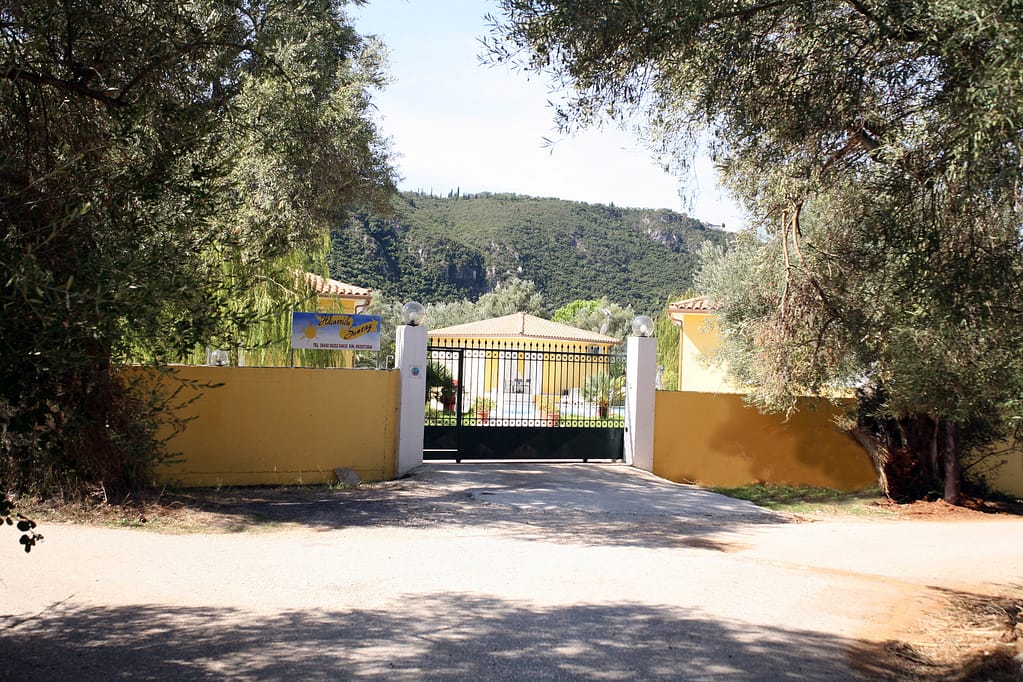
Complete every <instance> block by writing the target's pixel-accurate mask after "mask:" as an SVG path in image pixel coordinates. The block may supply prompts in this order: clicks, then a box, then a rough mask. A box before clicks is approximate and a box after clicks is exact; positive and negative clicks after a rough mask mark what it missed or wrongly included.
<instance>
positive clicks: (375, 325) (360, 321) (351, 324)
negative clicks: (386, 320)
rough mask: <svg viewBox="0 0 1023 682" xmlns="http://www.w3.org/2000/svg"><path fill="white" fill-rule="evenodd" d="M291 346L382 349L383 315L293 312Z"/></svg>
mask: <svg viewBox="0 0 1023 682" xmlns="http://www.w3.org/2000/svg"><path fill="white" fill-rule="evenodd" d="M291 347H292V348H309V349H315V350H380V318H379V317H378V316H376V315H345V314H344V313H292V314H291Z"/></svg>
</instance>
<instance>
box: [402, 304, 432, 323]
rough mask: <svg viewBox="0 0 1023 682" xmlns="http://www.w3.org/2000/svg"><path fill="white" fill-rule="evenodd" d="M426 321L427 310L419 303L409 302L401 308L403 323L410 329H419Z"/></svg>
mask: <svg viewBox="0 0 1023 682" xmlns="http://www.w3.org/2000/svg"><path fill="white" fill-rule="evenodd" d="M424 319H426V308H424V307H423V304H422V303H419V302H418V301H409V302H408V303H406V304H405V305H403V306H402V307H401V321H402V323H403V324H407V325H409V326H410V327H418V326H419V325H421V324H422V323H423V320H424Z"/></svg>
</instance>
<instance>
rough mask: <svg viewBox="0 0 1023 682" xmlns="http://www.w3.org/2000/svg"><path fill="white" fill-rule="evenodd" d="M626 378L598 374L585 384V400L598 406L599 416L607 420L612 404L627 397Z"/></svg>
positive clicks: (589, 378) (589, 377)
mask: <svg viewBox="0 0 1023 682" xmlns="http://www.w3.org/2000/svg"><path fill="white" fill-rule="evenodd" d="M624 389H625V377H624V376H619V377H613V376H611V375H610V374H608V373H607V372H597V373H596V374H592V375H590V376H588V377H587V378H586V381H585V382H584V383H583V390H582V393H583V398H585V399H586V400H588V401H589V402H591V403H593V404H594V405H596V406H597V416H598V417H600V418H601V419H606V418H607V415H608V412H609V407H610V405H611V403H612V402H614V403H616V404H617V403H618V402H619V401H620V400H621V399H622V398H623V397H624V395H625V390H624Z"/></svg>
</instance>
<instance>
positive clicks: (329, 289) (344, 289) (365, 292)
mask: <svg viewBox="0 0 1023 682" xmlns="http://www.w3.org/2000/svg"><path fill="white" fill-rule="evenodd" d="M305 281H306V282H307V283H308V284H309V286H311V287H312V288H313V291H315V292H316V293H317V294H319V295H320V296H340V297H349V298H350V297H358V298H366V297H370V296H372V295H373V292H372V291H370V290H369V289H363V288H362V287H357V286H355V285H354V284H345V283H344V282H339V281H337V280H336V279H328V278H326V277H321V276H320V275H317V274H316V273H313V272H307V273H305Z"/></svg>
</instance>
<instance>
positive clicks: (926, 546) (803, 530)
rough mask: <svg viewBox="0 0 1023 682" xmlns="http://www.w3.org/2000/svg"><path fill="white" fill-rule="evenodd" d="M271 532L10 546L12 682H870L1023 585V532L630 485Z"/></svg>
mask: <svg viewBox="0 0 1023 682" xmlns="http://www.w3.org/2000/svg"><path fill="white" fill-rule="evenodd" d="M262 513H264V514H265V515H266V517H267V518H271V519H274V518H278V516H276V515H278V514H287V515H288V516H287V518H288V520H289V521H290V522H289V523H286V524H282V525H272V526H271V527H270V528H269V529H267V530H265V531H259V532H251V531H250V532H245V533H235V534H227V533H221V534H208V535H194V534H189V535H160V534H155V533H149V532H145V531H139V530H134V529H108V528H91V527H82V526H73V525H62V526H55V527H50V528H46V529H44V532H45V533H46V541H45V543H44V544H43V545H41V546H40V547H39V548H38V549H37V551H34V552H33V553H32V554H31V555H25V554H23V553H20V552H18V551H17V549H18V548H17V546H16V545H15V543H14V541H13V539H12V538H6V539H5V540H4V542H3V543H2V544H0V553H2V555H3V557H4V559H3V562H4V569H3V574H2V577H0V660H2V665H0V677H2V678H3V679H18V680H32V679H83V680H91V679H96V680H98V679H111V678H132V679H225V678H230V679H242V680H248V679H252V680H257V679H281V678H286V677H291V678H296V679H387V680H392V679H407V680H412V679H440V680H470V679H472V680H475V679H483V680H533V679H537V680H562V679H565V680H569V679H580V680H582V679H606V680H646V679H672V680H675V679H678V680H783V679H791V680H797V679H799V680H802V679H814V680H816V679H828V680H832V679H839V680H842V679H864V678H865V676H866V673H864V672H863V671H862V669H861V668H858V667H857V666H855V665H854V664H853V661H854V657H853V656H852V655H851V654H852V652H853V651H855V650H856V649H857V648H858V647H860V646H862V645H863V644H865V643H870V642H876V641H883V640H885V639H887V638H888V637H889V635H890V633H891V631H892V628H895V627H897V626H898V624H899V622H900V619H902V618H904V617H906V615H907V614H908V613H912V612H913V610H914V609H916V608H918V605H919V603H920V601H921V600H922V599H925V598H926V597H927V596H928V595H930V594H932V593H933V592H934V591H935V590H936V589H938V588H941V589H953V590H959V591H967V592H983V591H985V590H990V589H996V587H997V586H998V585H1004V584H1017V585H1019V584H1023V549H1021V543H1019V542H1018V538H1019V537H1020V533H1021V531H1023V522H1021V521H1020V520H1018V519H992V520H985V521H979V522H978V521H972V522H954V523H947V522H945V523H933V524H932V523H926V522H912V523H905V522H889V521H862V522H859V521H857V522H849V521H842V522H820V523H799V522H794V521H793V520H791V519H789V518H786V517H784V516H780V515H776V514H771V513H769V512H765V511H763V510H760V509H758V508H756V507H754V506H752V505H748V504H746V503H742V502H737V501H734V500H730V499H728V498H723V497H720V496H717V495H713V494H711V493H707V492H706V491H702V490H699V489H695V488H691V487H687V486H680V485H675V484H672V483H668V482H664V481H661V480H659V479H657V478H655V477H653V476H650V475H648V474H645V473H643V472H639V471H636V470H633V469H631V468H628V467H625V466H622V465H594V464H589V465H579V464H558V465H551V464H542V465H541V464H497V465H490V464H474V465H465V464H463V465H427V466H425V467H423V468H422V469H421V470H420V471H419V472H417V474H416V475H415V476H413V477H412V478H410V479H406V480H403V481H399V482H396V483H394V484H390V485H384V486H376V487H372V488H364V489H359V490H357V491H328V490H324V491H323V494H322V497H319V498H317V499H314V500H312V501H311V502H309V501H308V500H307V501H305V502H303V503H302V504H291V503H289V502H280V501H277V502H274V503H270V504H268V505H267V506H266V508H265V509H264V510H263V512H262ZM281 518H284V517H281ZM303 520H304V521H303ZM4 537H6V536H0V538H4ZM950 550H951V551H950Z"/></svg>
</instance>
